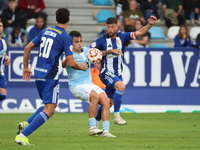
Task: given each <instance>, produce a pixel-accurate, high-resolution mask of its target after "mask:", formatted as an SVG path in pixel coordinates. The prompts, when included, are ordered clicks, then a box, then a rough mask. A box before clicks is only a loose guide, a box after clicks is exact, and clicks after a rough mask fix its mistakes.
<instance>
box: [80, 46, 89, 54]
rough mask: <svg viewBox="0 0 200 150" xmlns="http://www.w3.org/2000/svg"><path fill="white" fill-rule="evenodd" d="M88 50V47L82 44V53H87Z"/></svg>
mask: <svg viewBox="0 0 200 150" xmlns="http://www.w3.org/2000/svg"><path fill="white" fill-rule="evenodd" d="M89 50H90V48H89V47H87V46H83V47H82V51H83V53H85V54H87V53H88V51H89Z"/></svg>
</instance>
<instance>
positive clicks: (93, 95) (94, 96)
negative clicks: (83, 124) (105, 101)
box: [90, 91, 99, 103]
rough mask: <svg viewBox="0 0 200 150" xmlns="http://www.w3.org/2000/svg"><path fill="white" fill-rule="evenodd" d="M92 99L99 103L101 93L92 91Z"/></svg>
mask: <svg viewBox="0 0 200 150" xmlns="http://www.w3.org/2000/svg"><path fill="white" fill-rule="evenodd" d="M90 101H91V103H99V94H97V93H96V92H94V91H92V92H91V94H90Z"/></svg>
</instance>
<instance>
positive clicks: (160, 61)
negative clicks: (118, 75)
mask: <svg viewBox="0 0 200 150" xmlns="http://www.w3.org/2000/svg"><path fill="white" fill-rule="evenodd" d="M124 60H125V63H124V66H125V67H124V72H123V75H122V76H123V81H124V83H125V84H127V86H128V87H173V88H174V87H185V88H189V87H190V88H197V87H199V79H200V74H199V73H200V56H199V51H198V50H196V49H181V50H180V49H163V51H160V50H155V49H145V51H144V49H134V51H133V49H127V50H126V52H125V54H124Z"/></svg>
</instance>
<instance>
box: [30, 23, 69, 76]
mask: <svg viewBox="0 0 200 150" xmlns="http://www.w3.org/2000/svg"><path fill="white" fill-rule="evenodd" d="M32 42H33V43H34V45H35V46H40V50H39V54H38V60H37V64H36V68H35V71H34V76H35V77H38V78H45V79H58V64H59V57H60V55H61V54H62V53H63V52H64V51H65V54H66V56H67V55H72V52H71V51H70V47H71V46H72V39H71V37H70V36H69V35H68V33H67V32H66V31H65V30H64V29H63V28H60V27H58V26H52V27H48V28H46V29H44V30H42V31H41V32H40V33H39V35H38V36H37V37H36V38H34V39H33V41H32ZM71 48H72V47H71Z"/></svg>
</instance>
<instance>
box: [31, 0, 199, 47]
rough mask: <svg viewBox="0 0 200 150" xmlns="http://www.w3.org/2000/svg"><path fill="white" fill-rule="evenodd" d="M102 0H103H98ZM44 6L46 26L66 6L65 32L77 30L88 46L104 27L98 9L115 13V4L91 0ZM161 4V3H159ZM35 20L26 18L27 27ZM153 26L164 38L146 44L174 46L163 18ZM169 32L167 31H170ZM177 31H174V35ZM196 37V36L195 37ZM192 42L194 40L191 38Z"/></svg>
mask: <svg viewBox="0 0 200 150" xmlns="http://www.w3.org/2000/svg"><path fill="white" fill-rule="evenodd" d="M99 1H103V0H99ZM44 2H45V5H46V8H45V9H44V10H43V11H44V12H46V13H47V14H48V18H47V26H51V25H55V24H56V22H55V20H54V18H55V11H56V10H57V8H59V7H66V8H68V9H69V10H70V22H69V25H68V27H67V29H66V31H67V32H69V31H72V30H78V31H80V32H81V33H82V36H83V45H84V46H89V45H90V44H91V43H93V41H94V40H95V39H96V38H97V37H98V33H99V32H101V31H102V29H103V27H105V23H104V22H101V23H98V22H97V19H96V16H97V13H98V12H99V11H100V10H110V11H112V12H113V14H114V15H115V5H114V4H112V5H94V4H93V1H92V0H81V1H77V0H67V1H66V0H59V3H58V1H54V0H44ZM160 5H161V4H160ZM34 24H35V20H30V19H29V20H28V22H27V27H28V26H30V25H34ZM186 25H187V27H188V29H189V31H190V29H191V27H192V26H191V24H190V21H189V22H186ZM154 27H159V28H161V29H162V31H163V34H164V36H165V39H164V38H158V39H156V38H154V39H153V38H151V39H150V41H149V42H148V45H149V46H150V47H151V46H152V45H153V44H164V45H165V46H166V47H174V41H173V38H170V37H168V28H167V27H166V25H165V22H164V20H162V19H161V21H159V22H156V24H155V26H154ZM169 31H170V30H169ZM170 32H171V31H170ZM170 32H169V33H170ZM177 33H178V30H177V31H175V34H174V36H175V35H176V34H177ZM195 38H196V37H195ZM192 40H193V42H194V41H195V40H194V39H193V38H192Z"/></svg>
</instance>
